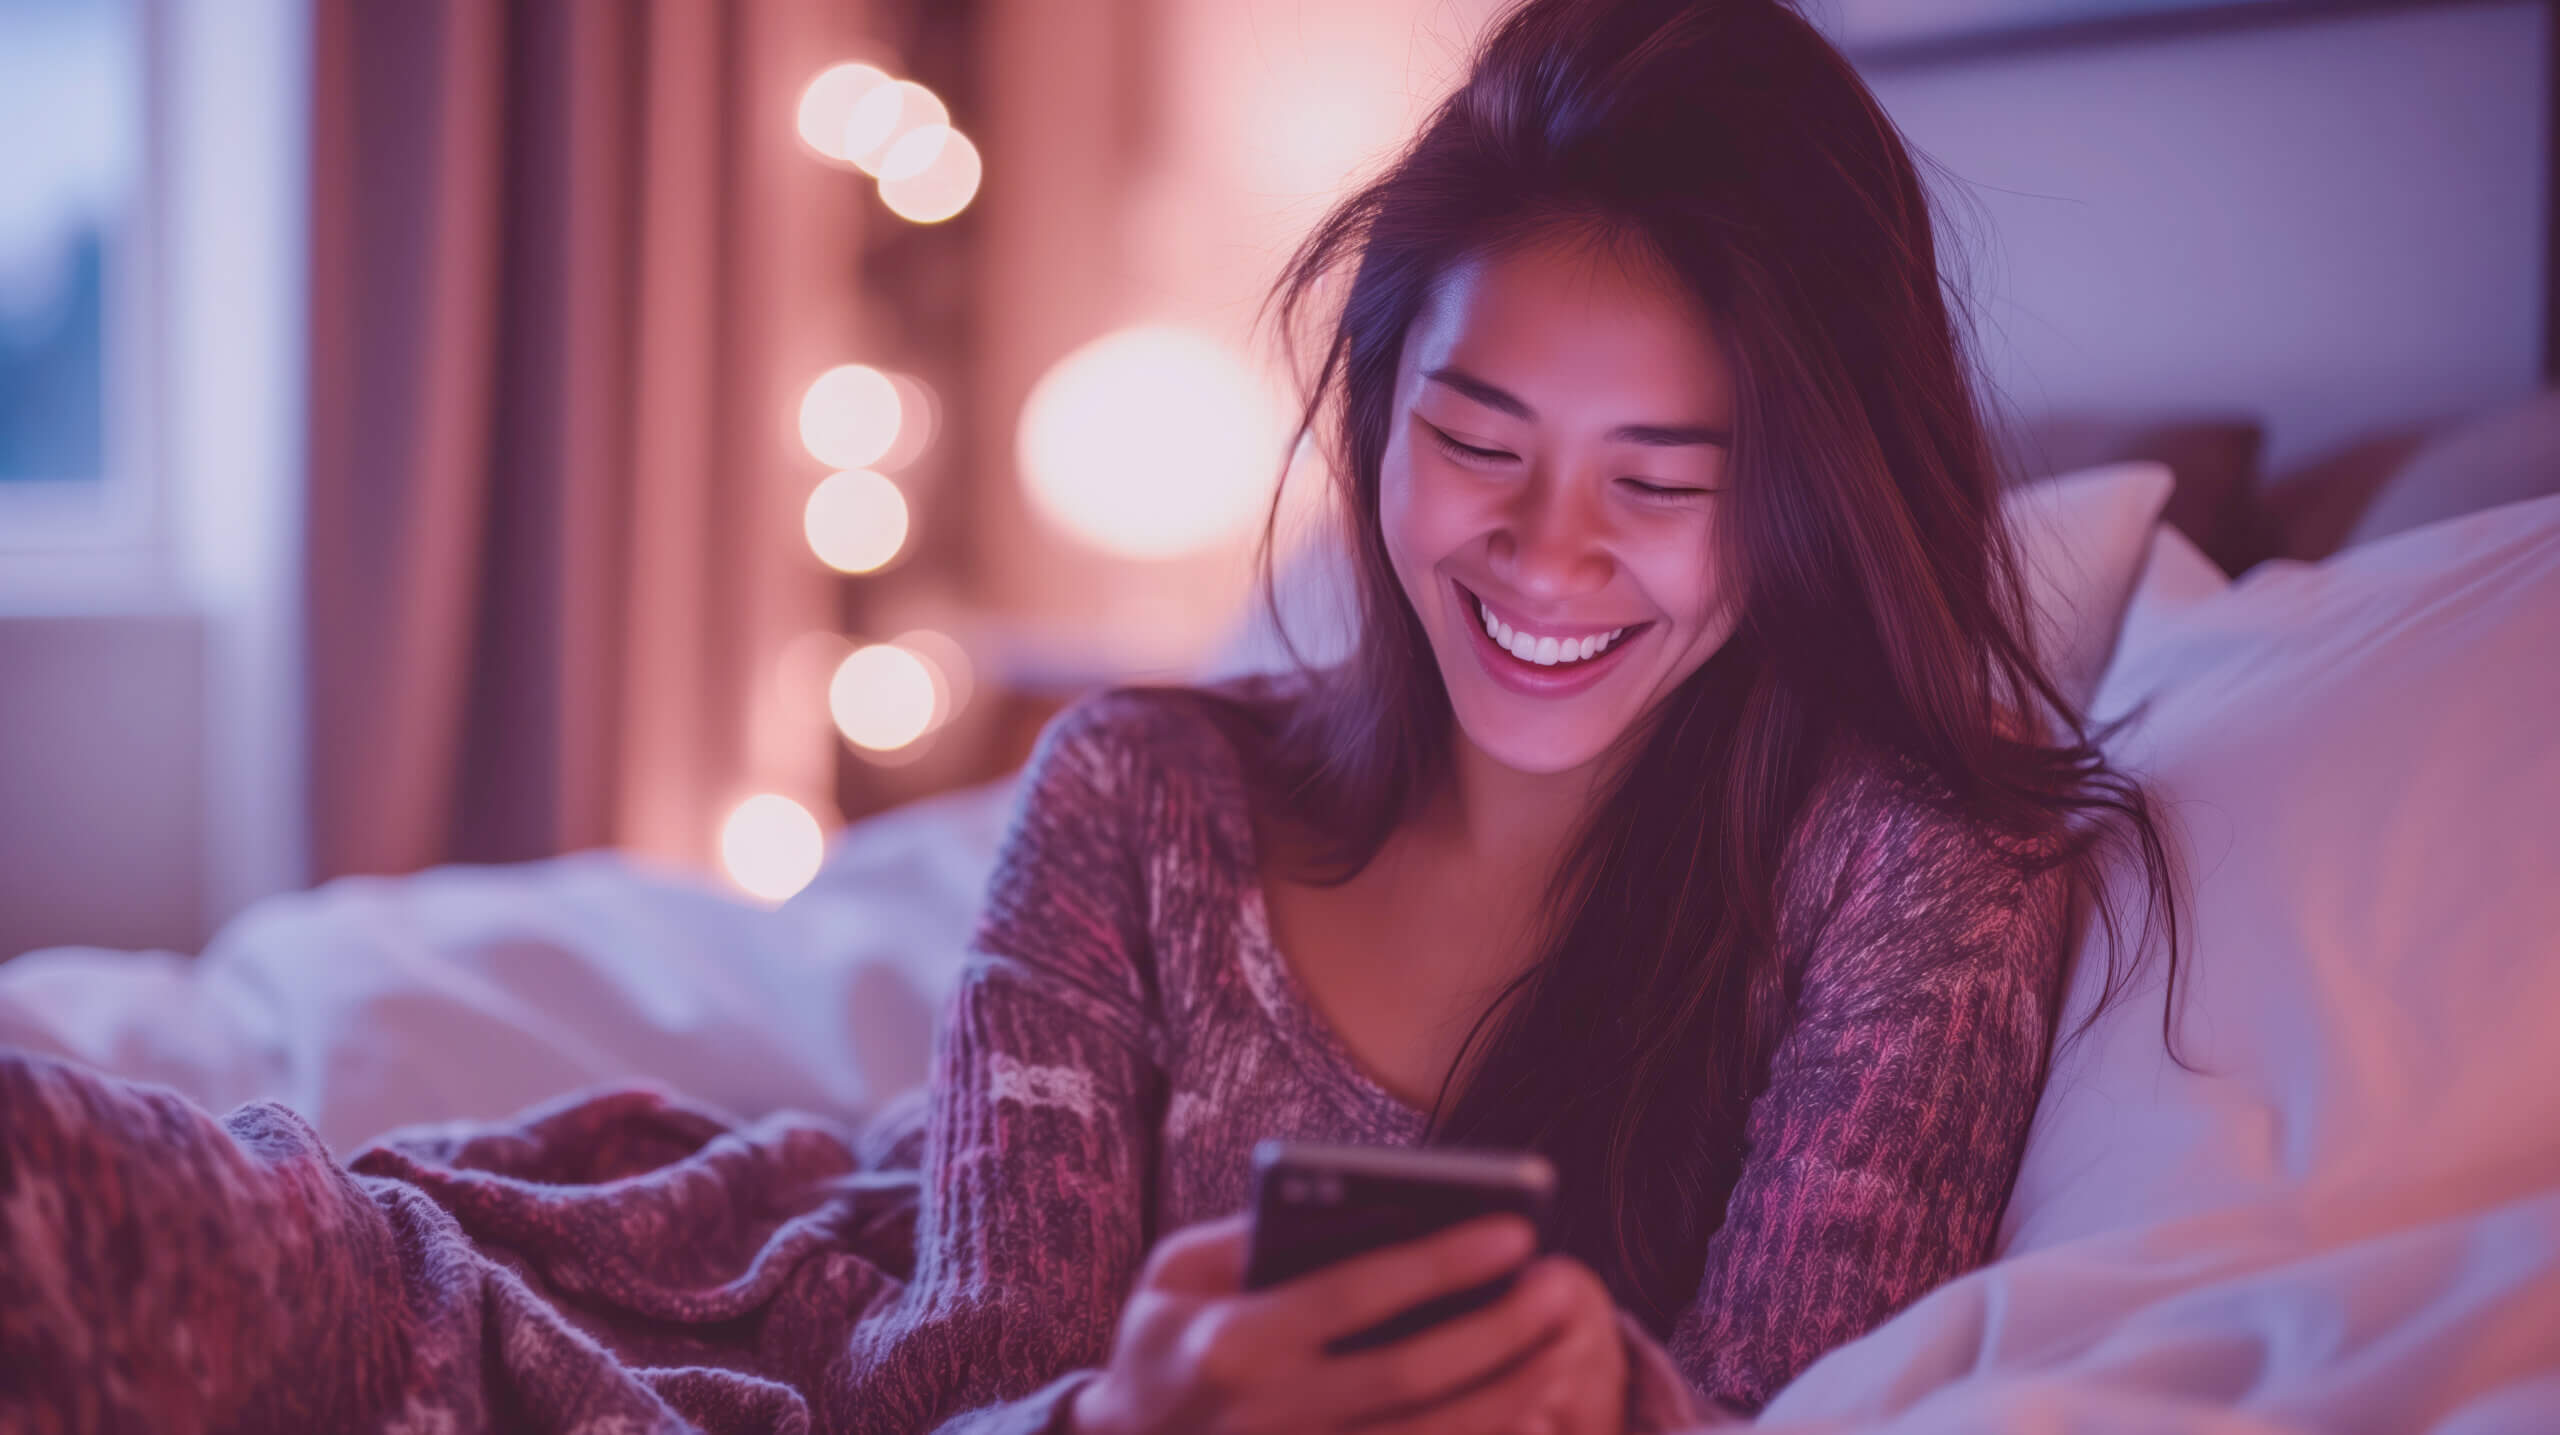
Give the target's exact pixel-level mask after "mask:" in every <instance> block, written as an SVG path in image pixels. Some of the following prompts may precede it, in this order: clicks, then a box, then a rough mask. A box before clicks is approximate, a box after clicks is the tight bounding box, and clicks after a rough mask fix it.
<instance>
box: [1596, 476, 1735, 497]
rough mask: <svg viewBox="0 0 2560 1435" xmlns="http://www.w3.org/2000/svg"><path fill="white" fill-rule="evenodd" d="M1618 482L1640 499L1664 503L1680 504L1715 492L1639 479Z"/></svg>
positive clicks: (1623, 479) (1708, 489)
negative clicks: (1631, 490) (1630, 489)
mask: <svg viewBox="0 0 2560 1435" xmlns="http://www.w3.org/2000/svg"><path fill="white" fill-rule="evenodd" d="M1618 481H1619V482H1620V483H1623V484H1625V485H1626V486H1627V487H1629V488H1632V489H1634V490H1635V491H1636V492H1637V494H1639V495H1640V496H1642V497H1645V498H1648V499H1657V500H1660V501H1662V502H1666V503H1671V502H1681V501H1685V500H1687V499H1692V498H1704V497H1706V496H1707V495H1708V494H1710V493H1713V492H1715V490H1714V489H1712V488H1691V487H1688V486H1687V485H1685V484H1676V483H1648V482H1646V481H1645V480H1643V479H1641V478H1622V479H1620V480H1618Z"/></svg>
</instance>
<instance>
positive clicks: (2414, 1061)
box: [0, 499, 2560, 1435]
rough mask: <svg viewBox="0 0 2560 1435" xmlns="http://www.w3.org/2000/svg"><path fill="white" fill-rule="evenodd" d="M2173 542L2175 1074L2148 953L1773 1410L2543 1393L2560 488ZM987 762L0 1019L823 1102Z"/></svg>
mask: <svg viewBox="0 0 2560 1435" xmlns="http://www.w3.org/2000/svg"><path fill="white" fill-rule="evenodd" d="M2194 564H2195V560H2193V558H2192V555H2191V554H2187V553H2185V552H2184V551H2182V550H2181V549H2180V548H2179V547H2178V546H2177V545H2175V544H2174V543H2167V542H2164V543H2161V544H2155V545H2154V548H2153V550H2152V561H2151V569H2152V571H2150V572H2149V573H2147V574H2146V575H2145V578H2144V585H2143V590H2142V592H2141V594H2140V595H2139V596H2138V597H2137V599H2136V602H2135V604H2134V607H2133V610H2132V612H2131V613H2130V615H2129V616H2128V618H2127V620H2126V623H2125V627H2124V631H2123V633H2122V636H2121V640H2120V642H2119V645H2118V648H2117V651H2116V654H2115V658H2114V662H2113V664H2112V666H2111V667H2110V668H2109V669H2108V672H2107V676H2106V681H2105V684H2104V686H2103V688H2102V689H2101V692H2100V694H2099V697H2098V699H2097V707H2098V709H2099V710H2100V711H2101V712H2102V713H2111V712H2123V711H2126V710H2128V709H2129V708H2131V707H2132V706H2133V705H2134V704H2135V703H2136V702H2137V701H2147V702H2148V704H2149V706H2148V709H2147V714H2146V716H2144V717H2143V718H2142V719H2141V720H2140V721H2139V722H2138V723H2137V724H2136V725H2135V726H2134V727H2133V728H2131V729H2130V730H2129V731H2128V732H2127V733H2126V734H2124V735H2123V736H2122V737H2121V738H2119V739H2118V741H2117V743H2116V751H2117V753H2118V755H2119V756H2120V757H2121V758H2122V759H2123V760H2125V761H2127V762H2129V763H2131V764H2133V765H2135V766H2137V767H2139V768H2141V769H2143V770H2145V771H2147V772H2149V773H2150V774H2151V775H2152V776H2153V778H2154V780H2155V781H2156V782H2157V783H2158V784H2159V785H2160V787H2161V789H2162V791H2163V792H2164V793H2165V794H2166V795H2167V796H2168V797H2169V798H2170V800H2171V802H2172V803H2173V805H2174V808H2175V811H2176V812H2177V814H2178V816H2179V819H2180V820H2181V822H2182V824H2183V826H2184V828H2185V829H2186V832H2187V834H2188V839H2187V850H2188V851H2189V853H2190V860H2191V863H2192V866H2193V891H2194V906H2193V909H2192V913H2191V917H2192V928H2191V932H2190V937H2191V939H2192V942H2193V956H2192V962H2193V966H2192V968H2191V972H2192V981H2191V983H2189V984H2187V985H2186V986H2185V987H2184V988H2183V989H2182V993H2181V1002H2180V1009H2181V1021H2182V1026H2181V1033H2182V1037H2183V1042H2184V1044H2183V1045H2182V1050H2183V1051H2184V1052H2185V1054H2186V1055H2187V1056H2188V1058H2189V1060H2190V1061H2191V1062H2193V1063H2194V1064H2195V1065H2196V1066H2197V1067H2199V1068H2201V1071H2200V1072H2189V1071H2186V1070H2183V1069H2181V1068H2179V1067H2178V1066H2176V1065H2174V1064H2172V1063H2171V1062H2170V1061H2169V1060H2168V1059H2167V1056H2166V1054H2165V1052H2164V1051H2163V1049H2162V1045H2161V1037H2160V1021H2161V1014H2162V1000H2163V998H2162V993H2161V992H2160V990H2159V987H2158V985H2157V983H2156V981H2155V982H2153V983H2151V984H2148V985H2147V986H2146V987H2145V988H2143V989H2142V990H2141V991H2140V992H2139V994H2138V998H2137V999H2136V1000H2135V1001H2133V1002H2131V1003H2129V1004H2128V1005H2127V1006H2125V1007H2123V1008H2121V1009H2119V1010H2117V1011H2115V1012H2114V1013H2112V1014H2111V1015H2110V1016H2109V1017H2108V1019H2106V1020H2105V1021H2103V1022H2101V1023H2100V1024H2099V1025H2098V1026H2096V1027H2095V1028H2093V1029H2092V1030H2091V1031H2090V1032H2089V1034H2088V1036H2087V1037H2086V1038H2085V1039H2084V1040H2082V1041H2081V1042H2079V1043H2078V1044H2077V1045H2074V1046H2072V1047H2069V1048H2067V1049H2066V1050H2065V1051H2064V1053H2063V1054H2062V1055H2061V1057H2060V1058H2059V1059H2058V1060H2057V1063H2056V1066H2055V1074H2054V1079H2053V1081H2052V1083H2051V1086H2050V1087H2049V1089H2048V1091H2047V1094H2046V1098H2045V1102H2044V1105H2043V1109H2042V1110H2041V1111H2040V1113H2039V1114H2038V1117H2037V1121H2036V1127H2035V1130H2034V1133H2033V1136H2032V1137H2031V1139H2030V1142H2029V1147H2028V1152H2027V1157H2026V1161H2025V1164H2024V1167H2023V1169H2022V1171H2021V1173H2020V1178H2019V1182H2018V1187H2017V1191H2016V1194H2015V1196H2014V1197H2013V1199H2012V1201H2011V1205H2010V1209H2009V1212H2008V1217H2007V1219H2006V1221H2005V1222H2004V1225H2003V1229H2002V1233H2001V1259H1999V1260H1998V1261H1996V1262H1994V1263H1993V1264H1991V1265H1990V1266H1987V1267H1985V1268H1984V1269H1982V1270H1980V1271H1977V1272H1974V1273H1973V1274H1971V1275H1968V1276H1966V1277H1963V1278H1962V1279H1959V1280H1957V1281H1954V1282H1952V1283H1950V1284H1949V1285H1947V1286H1945V1287H1943V1288H1942V1289H1940V1290H1938V1291H1936V1292H1934V1293H1932V1294H1931V1295H1930V1296H1928V1297H1927V1298H1925V1299H1923V1300H1922V1301H1920V1302H1919V1303H1918V1304H1916V1305H1914V1306H1912V1307H1911V1308H1910V1309H1908V1310H1906V1311H1904V1312H1903V1313H1902V1314H1900V1315H1899V1316H1897V1317H1896V1318H1894V1319H1893V1320H1891V1321H1889V1322H1887V1323H1886V1324H1885V1325H1884V1326H1882V1327H1880V1328H1879V1329H1877V1330H1876V1331H1874V1332H1873V1333H1871V1334H1870V1335H1868V1336H1867V1337H1866V1338H1864V1339H1862V1340H1859V1341H1856V1342H1853V1343H1851V1344H1849V1345H1847V1346H1844V1347H1842V1348H1840V1349H1839V1350H1836V1351H1834V1352H1833V1353H1831V1354H1830V1355H1829V1356H1827V1357H1825V1358H1824V1359H1823V1360H1821V1361H1820V1362H1818V1363H1817V1364H1815V1365H1814V1366H1813V1367H1812V1368H1811V1369H1809V1370H1807V1371H1806V1372H1805V1373H1804V1374H1803V1375H1802V1376H1801V1377H1799V1378H1798V1379H1797V1380H1796V1382H1795V1383H1794V1384H1792V1385H1790V1386H1789V1387H1788V1388H1787V1389H1786V1390H1785V1391H1783V1392H1782V1393H1781V1394H1780V1395H1779V1396H1778V1398H1777V1399H1776V1400H1775V1401H1774V1402H1773V1403H1772V1404H1771V1405H1770V1407H1769V1409H1768V1410H1767V1411H1766V1412H1765V1413H1764V1416H1763V1423H1764V1424H1766V1425H1769V1426H1771V1427H1773V1428H1781V1429H1791V1430H1826V1431H1829V1430H1838V1431H1851V1430H1855V1431H1894V1432H1922V1431H1931V1432H1935V1431H1946V1432H1956V1431H1966V1432H1979V1431H1992V1432H2018V1435H2027V1432H2044V1431H2127V1432H2132V1431H2143V1432H2151V1431H2173V1432H2225V1431H2230V1432H2239V1431H2252V1432H2255V1431H2275V1430H2284V1431H2297V1430H2298V1431H2373V1432H2413V1431H2437V1432H2445V1433H2446V1435H2488V1432H2514V1435H2554V1432H2560V742H2556V741H2555V737H2554V730H2555V715H2560V499H2552V500H2544V501H2540V502H2536V503H2529V504H2520V505H2514V506H2511V507H2508V508H2503V509H2496V510H2491V511H2489V512H2485V513H2480V514H2475V515H2472V516H2470V517H2467V518H2463V519H2458V520H2455V521H2453V522H2450V523H2444V524H2438V525H2435V526H2433V527H2429V528H2425V529H2420V530H2416V531H2414V532H2411V533H2408V534H2405V535H2402V536H2400V537H2398V538H2395V539H2393V540H2390V541H2387V542H2385V543H2382V544H2378V545H2374V546H2371V547H2367V548H2361V549H2356V550H2353V551H2351V552H2349V553H2347V554H2345V555H2342V556H2341V557H2340V558H2337V559H2333V560H2331V561H2330V562H2328V563H2326V564H2322V565H2319V566H2316V567H2305V566H2300V565H2275V566H2271V567H2267V568H2262V569H2259V570H2255V571H2253V572H2252V573H2251V574H2250V575H2249V577H2248V578H2247V579H2246V580H2244V581H2243V582H2241V583H2240V584H2238V585H2236V586H2232V587H2229V588H2227V589H2226V588H2224V587H2222V585H2221V584H2220V582H2219V579H2218V576H2216V575H2212V574H2211V573H2210V569H2209V568H2206V569H2203V570H2201V571H2199V570H2198V569H2197V568H2196V567H2195V566H2194ZM1009 803H1010V794H1009V792H1008V791H1007V790H1006V789H1005V788H1003V787H1001V786H999V787H995V788H989V789H982V790H979V791H975V792H970V793H963V794H959V795H957V796H954V797H949V798H944V799H941V800H938V801H936V802H933V803H928V804H925V805H923V806H920V807H917V808H911V809H908V810H905V811H902V812H899V813H896V814H892V815H890V816H888V817H885V818H881V819H876V820H874V821H872V822H868V823H864V824H861V825H858V826H857V827H855V828H853V829H850V830H849V831H848V832H847V833H846V834H845V835H844V837H843V838H842V839H841V840H840V841H839V843H838V845H837V848H836V850H835V851H834V852H833V854H832V855H831V858H830V861H829V864H828V867H827V870H826V872H825V873H824V874H823V875H822V877H821V878H820V880H819V882H818V883H817V884H815V885H814V886H813V887H812V888H811V889H810V890H809V891H808V892H805V893H803V894H802V895H801V896H800V897H798V898H796V899H794V900H793V901H792V902H791V903H789V904H787V905H786V906H785V907H783V908H782V909H781V910H779V911H775V912H765V911H760V910H757V909H754V908H751V907H748V906H745V905H742V904H739V903H735V902H732V901H730V900H728V899H727V898H725V897H722V896H720V895H718V894H717V893H714V892H711V891H708V890H703V889H699V888H696V887H693V886H690V885H688V884H686V883H683V882H680V881H676V880H672V879H668V878H664V877H658V876H653V875H651V874H648V873H645V872H641V871H638V870H635V869H633V868H631V867H629V866H627V865H626V864H624V863H622V862H620V861H618V860H616V859H613V858H609V857H604V856H582V857H573V858H567V859H562V860H560V861H555V862H549V863H542V864H533V865H528V866H524V867H516V868H491V869H467V868H456V869H446V870H443V871H439V872H434V873H430V874H426V875H424V876H420V877H415V878H409V879H403V880H397V881H382V880H372V881H367V880H356V881H347V882H340V883H337V884H334V885H332V886H330V887H328V888H325V889H323V890H322V891H320V892H317V893H313V894H309V895H305V896H300V897H295V898H291V899H288V900H283V901H277V902H273V903H269V904H266V905H263V906H261V907H260V908H258V909H255V910H254V911H252V912H251V913H249V914H247V915H246V916H244V917H243V918H242V919H241V920H239V921H237V922H235V923H234V924H232V926H231V927H230V928H228V929H227V930H226V931H225V932H224V933H223V934H222V935H221V936H220V938H219V939H217V941H216V942H215V943H214V945H213V946H212V947H211V948H209V949H208V950H207V951H206V952H205V953H204V954H203V956H201V957H199V958H181V957H176V956H171V955H167V954H130V953H110V952H96V951H81V950H64V951H56V952H49V953H38V954H33V955H30V956H28V957H24V958H20V959H18V960H16V961H13V962H9V963H6V964H0V1041H6V1042H13V1043H16V1044H19V1045H24V1046H28V1047H32V1048H35V1049H38V1050H43V1051H50V1052H55V1053H59V1054H63V1055H67V1056H72V1057H75V1058H78V1059H82V1060H86V1061H90V1062H93V1063H95V1064H97V1065H99V1066H102V1067H104V1068H106V1069H108V1070H111V1071H115V1072H118V1073H120V1074H124V1075H129V1076H136V1077H142V1078H147V1079H152V1080H158V1081H164V1082H167V1083H169V1084H171V1085H173V1086H176V1087H178V1088H179V1089H180V1090H183V1091H185V1092H187V1093H188V1094H190V1095H192V1096H194V1097H195V1098H197V1099H198V1100H200V1101H202V1102H203V1103H205V1104H206V1105H209V1106H213V1107H216V1108H220V1107H223V1106H227V1105H229V1104H231V1103H235V1102H238V1101H241V1100H244V1099H248V1098H251V1097H276V1098H280V1099H283V1100H285V1101H287V1102H289V1103H291V1104H293V1105H294V1106H295V1107H296V1108H297V1109H300V1110H302V1111H303V1112H305V1113H306V1114H307V1115H309V1116H310V1117H312V1119H313V1120H314V1122H315V1124H317V1125H318V1126H319V1128H320V1130H321V1132H322V1134H323V1135H324V1136H325V1137H327V1138H328V1139H329V1140H330V1141H331V1142H332V1143H333V1144H335V1145H337V1146H338V1147H339V1148H341V1149H342V1150H343V1149H346V1148H348V1147H351V1146H352V1145H353V1144H354V1143H355V1142H358V1141H360V1140H362V1139H363V1138H365V1137H366V1136H369V1135H371V1134H373V1133H374V1132H376V1131H379V1130H381V1129H384V1128H386V1127H388V1126H392V1125H396V1124H401V1123H405V1122H410V1121H418V1120H431V1119H442V1118H448V1117H466V1116H467V1117H494V1116H501V1115H505V1114H508V1113H510V1112H512V1111H514V1110H516V1109H518V1108H520V1107H522V1106H524V1105H526V1104H529V1103H531V1102H533V1101H536V1100H540V1099H543V1098H546V1097H549V1096H552V1095H554V1094H556V1093H558V1092H559V1091H561V1090H563V1089H566V1088H569V1087H572V1086H577V1085H581V1084H586V1083H590V1082H596V1081H603V1080H608V1079H620V1078H627V1077H633V1076H642V1077H650V1078H655V1079H658V1080H662V1081H665V1082H667V1083H668V1084H670V1085H672V1086H675V1087H677V1088H679V1089H682V1090H685V1091H687V1092H690V1093H694V1094H696V1095H699V1096H701V1097H704V1098H707V1099H710V1100H712V1101H714V1102H717V1103H719V1104H722V1105H724V1106H727V1107H729V1108H730V1109H732V1110H734V1111H736V1112H738V1113H740V1114H742V1115H752V1114H756V1113H760V1112H762V1111H766V1110H770V1109H772V1108H775V1107H778V1106H786V1105H789V1106H800V1107H804V1108H811V1109H818V1110H833V1111H836V1112H839V1113H844V1114H851V1113H856V1112H859V1111H861V1110H863V1109H866V1108H868V1107H869V1106H871V1105H873V1104H875V1103H876V1102H878V1101H880V1100H881V1099H883V1098H885V1097H886V1096H888V1095H890V1094H892V1093H893V1092H895V1091H896V1090H899V1089H903V1088H904V1087H906V1086H909V1085H912V1084H913V1083H914V1082H916V1081H917V1080H919V1079H921V1076H922V1071H923V1065H924V1057H925V1053H926V1049H927V1043H928V1040H929V1031H930V1024H931V1018H932V1014H933V1012H934V1011H935V1010H936V1009H937V1007H938V1002H939V995H940V992H941V991H942V989H943V987H944V985H945V984H946V983H947V981H948V979H949V977H950V974H951V972H952V970H953V968H954V964H955V962H956V959H957V956H958V953H959V951H960V949H961V946H962V944H963V943H964V942H965V940H966V936H967V927H968V919H969V915H970V912H971V910H972V909H973V907H974V905H975V903H976V901H977V897H978V889H979V886H980V884H981V883H982V882H983V881H984V879H985V874H986V870H987V867H988V864H989V863H990V861H991V860H992V855H993V852H994V848H995V845H996V843H997V841H998V838H999V836H1000V833H1001V828H1002V824H1003V822H1004V819H1005V817H1006V814H1007V811H1008V808H1009ZM2096 955H2097V954H2096V952H2095V950H2094V949H2091V950H2084V952H2083V953H2082V960H2083V962H2084V971H2085V964H2086V963H2087V962H2089V961H2091V960H2094V959H2095V957H2096ZM2089 986H2090V983H2089V982H2087V981H2085V980H2080V981H2077V982H2076V984H2075V995H2074V1002H2075V1004H2078V1005H2082V1006H2084V1005H2085V1002H2086V1000H2087V998H2088V996H2089Z"/></svg>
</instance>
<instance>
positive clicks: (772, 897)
mask: <svg viewBox="0 0 2560 1435" xmlns="http://www.w3.org/2000/svg"><path fill="white" fill-rule="evenodd" d="M826 852H827V834H826V833H825V832H824V831H823V830H822V829H821V828H820V827H819V826H818V819H817V818H815V817H812V816H810V815H809V809H807V808H805V807H803V806H801V805H800V804H799V803H797V802H794V801H792V800H791V799H790V798H788V797H784V796H782V795H781V794H779V793H773V792H765V793H759V794H757V795H756V796H754V797H750V798H748V799H747V800H746V801H744V802H741V803H739V804H738V805H737V806H736V807H735V808H733V809H731V811H730V813H729V820H728V821H726V822H723V823H721V824H720V865H721V867H722V868H723V869H724V870H726V871H727V872H728V874H729V880H730V881H732V882H735V883H737V884H738V885H739V886H740V887H741V888H744V889H745V890H746V891H748V892H751V893H753V894H755V895H756V896H758V897H762V898H763V899H765V900H766V901H768V902H779V901H781V900H782V899H784V898H785V897H788V896H790V895H791V894H792V893H794V892H797V891H799V890H800V889H801V888H803V887H806V886H808V885H809V880H810V879H811V878H813V877H815V876H817V875H818V867H819V864H820V863H822V862H823V861H825V859H826Z"/></svg>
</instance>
